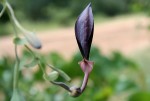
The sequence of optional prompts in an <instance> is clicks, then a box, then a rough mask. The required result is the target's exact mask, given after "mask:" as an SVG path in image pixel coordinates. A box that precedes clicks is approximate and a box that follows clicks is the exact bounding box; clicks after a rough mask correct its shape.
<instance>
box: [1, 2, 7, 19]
mask: <svg viewBox="0 0 150 101" xmlns="http://www.w3.org/2000/svg"><path fill="white" fill-rule="evenodd" d="M5 10H6V5H5V4H3V9H2V11H1V12H0V18H1V17H2V15H3V14H4V12H5Z"/></svg>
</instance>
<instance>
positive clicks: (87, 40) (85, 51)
mask: <svg viewBox="0 0 150 101" xmlns="http://www.w3.org/2000/svg"><path fill="white" fill-rule="evenodd" d="M93 31H94V19H93V14H92V8H91V3H90V4H89V5H88V6H87V7H86V8H85V9H84V10H83V12H82V13H81V14H80V16H79V17H78V19H77V21H76V24H75V35H76V40H77V43H78V46H79V49H80V51H81V54H82V56H83V58H85V59H87V60H88V59H89V53H90V48H91V43H92V38H93Z"/></svg>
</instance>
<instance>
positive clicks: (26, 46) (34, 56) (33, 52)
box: [24, 45, 38, 58]
mask: <svg viewBox="0 0 150 101" xmlns="http://www.w3.org/2000/svg"><path fill="white" fill-rule="evenodd" d="M24 46H25V47H26V48H27V49H28V50H29V51H30V53H31V54H32V55H33V56H34V58H38V57H36V55H35V53H34V52H33V51H32V50H31V49H30V48H29V47H28V46H27V45H24Z"/></svg>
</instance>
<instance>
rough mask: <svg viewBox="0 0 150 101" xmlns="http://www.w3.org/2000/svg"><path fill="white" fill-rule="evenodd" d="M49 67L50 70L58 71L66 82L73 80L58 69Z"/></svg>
mask: <svg viewBox="0 0 150 101" xmlns="http://www.w3.org/2000/svg"><path fill="white" fill-rule="evenodd" d="M48 66H49V67H50V68H52V69H53V70H55V71H57V72H58V73H59V74H60V75H61V76H62V77H63V78H64V79H65V80H66V81H70V80H71V78H70V77H69V76H68V75H67V74H66V73H65V72H64V71H62V70H60V69H58V68H55V67H54V66H52V65H50V64H48Z"/></svg>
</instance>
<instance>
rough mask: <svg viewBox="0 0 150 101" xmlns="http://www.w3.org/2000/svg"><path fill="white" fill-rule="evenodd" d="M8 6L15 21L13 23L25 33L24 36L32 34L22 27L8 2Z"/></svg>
mask: <svg viewBox="0 0 150 101" xmlns="http://www.w3.org/2000/svg"><path fill="white" fill-rule="evenodd" d="M6 6H7V8H8V11H9V13H10V14H11V18H12V19H13V23H15V25H16V26H17V27H18V28H19V29H20V30H21V31H22V32H23V34H26V33H31V32H30V31H28V30H26V29H25V28H23V27H22V26H21V24H20V23H19V22H18V20H17V18H16V17H15V14H14V11H13V9H12V7H11V5H10V4H9V3H8V2H7V1H6Z"/></svg>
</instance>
